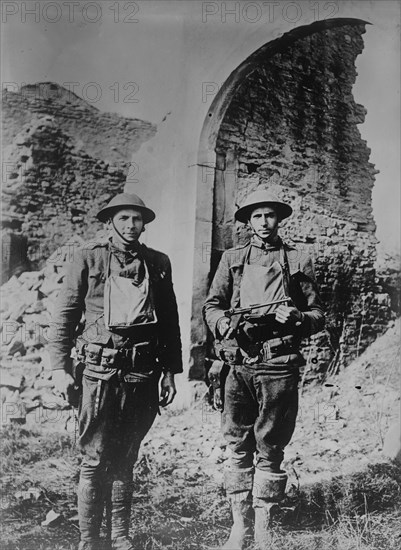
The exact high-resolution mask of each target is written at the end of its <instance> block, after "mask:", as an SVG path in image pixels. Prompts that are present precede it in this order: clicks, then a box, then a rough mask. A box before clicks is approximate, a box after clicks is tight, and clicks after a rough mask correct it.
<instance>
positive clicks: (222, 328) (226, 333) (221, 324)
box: [217, 317, 234, 338]
mask: <svg viewBox="0 0 401 550" xmlns="http://www.w3.org/2000/svg"><path fill="white" fill-rule="evenodd" d="M217 330H218V332H219V334H220V336H221V337H222V338H232V336H233V335H234V330H233V329H232V328H231V326H230V319H229V318H228V317H221V318H220V319H219V320H218V321H217Z"/></svg>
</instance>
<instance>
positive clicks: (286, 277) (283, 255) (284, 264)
mask: <svg viewBox="0 0 401 550" xmlns="http://www.w3.org/2000/svg"><path fill="white" fill-rule="evenodd" d="M280 265H281V269H282V272H283V286H284V292H285V295H286V296H289V295H290V266H289V265H288V257H287V252H286V250H285V248H284V243H282V245H281V247H280Z"/></svg>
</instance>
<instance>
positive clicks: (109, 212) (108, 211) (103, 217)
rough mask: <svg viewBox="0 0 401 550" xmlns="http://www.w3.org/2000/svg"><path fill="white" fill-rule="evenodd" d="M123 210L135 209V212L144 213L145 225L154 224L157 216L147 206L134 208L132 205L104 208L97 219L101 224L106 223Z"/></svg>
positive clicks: (97, 215)
mask: <svg viewBox="0 0 401 550" xmlns="http://www.w3.org/2000/svg"><path fill="white" fill-rule="evenodd" d="M123 208H135V210H139V211H140V212H141V213H142V218H143V223H145V224H146V223H150V222H153V220H154V219H155V218H156V214H155V213H154V212H153V210H151V209H150V208H148V207H147V206H133V205H132V204H119V205H118V206H107V207H106V208H102V210H99V212H98V213H97V214H96V217H97V219H98V220H99V221H100V222H102V223H106V222H107V220H108V219H110V217H111V216H113V215H114V214H115V213H116V212H117V211H118V210H122V209H123Z"/></svg>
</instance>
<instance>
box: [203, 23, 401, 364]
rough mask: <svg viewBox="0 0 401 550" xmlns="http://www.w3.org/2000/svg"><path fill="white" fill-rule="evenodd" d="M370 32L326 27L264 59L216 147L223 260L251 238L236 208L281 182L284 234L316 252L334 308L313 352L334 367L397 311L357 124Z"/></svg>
mask: <svg viewBox="0 0 401 550" xmlns="http://www.w3.org/2000/svg"><path fill="white" fill-rule="evenodd" d="M364 32H365V27H364V25H361V24H359V25H347V26H343V27H339V28H334V29H327V30H321V31H320V32H315V33H313V34H311V35H309V36H307V37H304V38H301V39H298V40H297V41H295V42H294V43H292V44H290V45H289V46H288V47H283V48H282V49H281V50H279V51H278V52H277V53H275V54H274V55H272V56H269V57H266V58H265V59H262V60H261V61H260V64H259V65H258V66H257V68H256V69H255V70H254V71H253V73H252V74H251V75H250V76H249V77H248V78H247V79H246V80H245V81H244V83H243V84H242V86H241V87H240V89H239V90H238V91H237V92H236V94H235V95H234V97H233V99H232V101H231V104H230V106H229V108H228V110H227V112H226V114H225V117H224V120H223V123H222V125H221V128H220V132H219V136H218V140H217V147H216V153H217V162H218V168H219V169H220V171H219V172H218V176H217V177H216V181H215V201H214V202H215V205H214V234H213V243H212V249H213V255H214V256H215V258H216V259H215V261H214V262H213V263H214V265H216V261H217V259H218V257H219V256H220V254H221V252H222V251H223V250H224V249H226V248H227V247H229V246H233V245H235V244H237V243H242V242H244V241H245V240H246V239H247V238H248V235H247V232H246V230H245V228H244V226H243V225H242V224H238V225H237V227H235V229H234V230H233V227H234V217H233V215H234V210H235V204H237V205H238V204H241V202H242V200H243V198H244V197H245V196H246V195H247V194H248V193H249V192H250V191H252V190H254V189H256V188H259V187H260V188H271V189H273V190H274V191H275V192H277V193H278V194H279V195H280V196H281V197H282V198H283V199H285V200H287V201H289V202H290V203H291V204H292V206H293V208H294V214H293V216H292V217H291V218H290V219H289V220H286V222H285V223H284V222H283V225H282V230H281V234H282V235H283V236H284V238H285V239H287V240H288V241H289V242H292V243H293V244H295V245H296V246H297V247H298V248H303V247H305V248H306V249H307V250H308V251H310V253H312V254H314V256H315V258H316V272H317V278H318V281H319V284H320V288H321V292H322V297H323V300H324V303H325V306H326V309H327V330H326V332H325V333H323V335H319V336H317V337H315V338H314V339H313V340H311V342H308V343H307V344H306V345H305V349H304V355H305V356H306V358H309V359H310V361H311V362H312V363H311V367H312V368H316V365H318V367H320V368H321V369H322V370H323V369H324V370H326V369H327V368H329V370H331V371H333V372H335V371H337V370H338V369H339V368H340V367H341V366H342V365H344V364H347V363H348V362H349V360H350V359H351V358H352V357H355V356H356V355H358V354H359V353H360V352H361V351H362V350H363V349H364V348H365V347H366V346H367V345H368V344H369V343H370V342H371V341H373V340H374V339H375V337H376V335H377V333H378V332H381V331H383V330H384V328H385V327H386V325H387V322H388V320H389V318H390V317H391V315H392V314H391V311H390V308H389V305H390V304H389V297H388V295H387V294H384V293H383V291H382V290H381V288H380V287H378V286H377V284H376V281H377V279H376V274H375V269H374V263H375V259H376V248H375V247H376V242H377V240H376V237H375V222H374V219H373V216H372V206H371V198H372V188H373V184H374V175H375V173H376V170H375V168H374V165H373V164H371V163H370V162H369V154H370V150H369V148H368V147H367V145H366V142H365V141H364V140H362V139H361V135H360V132H359V130H358V126H357V125H358V124H361V123H363V122H364V117H365V112H366V111H365V109H364V107H363V106H361V105H358V104H356V103H355V101H354V98H353V94H352V86H353V84H354V82H355V79H356V69H355V59H356V57H357V55H358V54H360V53H361V52H362V50H363V40H362V34H363V33H364ZM219 174H220V175H219ZM231 198H232V200H231ZM313 364H314V365H315V367H314V366H313Z"/></svg>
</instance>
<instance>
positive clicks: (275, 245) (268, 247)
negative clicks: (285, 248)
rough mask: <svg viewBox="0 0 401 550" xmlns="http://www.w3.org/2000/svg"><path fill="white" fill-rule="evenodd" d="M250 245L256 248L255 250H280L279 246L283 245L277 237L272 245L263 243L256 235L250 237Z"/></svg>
mask: <svg viewBox="0 0 401 550" xmlns="http://www.w3.org/2000/svg"><path fill="white" fill-rule="evenodd" d="M251 245H252V246H256V247H257V248H261V249H262V250H280V248H281V246H282V245H283V241H282V240H281V238H280V237H279V236H277V239H276V240H275V242H274V243H265V242H264V241H262V239H261V238H259V237H258V236H257V235H252V238H251Z"/></svg>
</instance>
